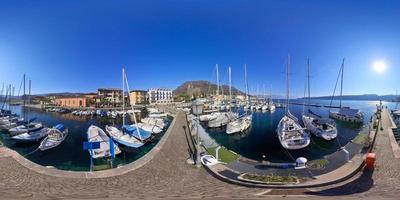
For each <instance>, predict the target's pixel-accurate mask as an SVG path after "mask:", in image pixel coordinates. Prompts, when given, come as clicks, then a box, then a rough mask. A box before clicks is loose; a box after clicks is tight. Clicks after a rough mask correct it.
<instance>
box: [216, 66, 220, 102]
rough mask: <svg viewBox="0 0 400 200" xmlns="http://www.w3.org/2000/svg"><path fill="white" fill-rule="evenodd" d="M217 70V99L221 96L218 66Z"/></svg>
mask: <svg viewBox="0 0 400 200" xmlns="http://www.w3.org/2000/svg"><path fill="white" fill-rule="evenodd" d="M215 68H216V69H217V98H218V96H219V71H218V64H215Z"/></svg>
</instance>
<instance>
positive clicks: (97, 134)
mask: <svg viewBox="0 0 400 200" xmlns="http://www.w3.org/2000/svg"><path fill="white" fill-rule="evenodd" d="M87 137H88V142H100V148H99V149H93V150H89V153H90V154H91V156H92V157H93V158H104V157H110V156H111V152H110V138H109V137H108V136H107V135H106V133H105V132H104V131H103V130H102V129H101V128H99V127H97V126H94V125H91V126H90V127H89V128H88V130H87ZM92 152H93V153H92ZM114 152H115V155H117V154H119V153H121V150H120V149H119V148H118V146H117V145H114Z"/></svg>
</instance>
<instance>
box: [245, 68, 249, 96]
mask: <svg viewBox="0 0 400 200" xmlns="http://www.w3.org/2000/svg"><path fill="white" fill-rule="evenodd" d="M244 81H245V85H246V101H247V103H249V83H248V82H247V65H246V64H244Z"/></svg>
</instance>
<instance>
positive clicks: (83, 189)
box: [0, 112, 400, 199]
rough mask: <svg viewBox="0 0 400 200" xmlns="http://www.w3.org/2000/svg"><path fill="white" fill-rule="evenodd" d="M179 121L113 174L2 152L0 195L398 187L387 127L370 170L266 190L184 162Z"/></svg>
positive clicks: (267, 194)
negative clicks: (91, 174) (153, 148)
mask: <svg viewBox="0 0 400 200" xmlns="http://www.w3.org/2000/svg"><path fill="white" fill-rule="evenodd" d="M183 126H186V120H185V115H184V114H183V113H182V112H180V113H178V114H177V116H176V123H175V124H174V126H173V127H171V130H172V132H171V134H170V135H169V137H168V139H167V140H166V142H165V144H164V146H163V147H162V149H161V150H160V151H159V152H158V154H156V155H155V157H154V158H153V159H152V160H150V161H149V162H148V163H147V164H145V165H144V166H142V167H141V168H138V169H136V170H134V171H131V172H128V173H126V174H124V175H120V176H115V177H108V178H92V179H87V178H61V177H54V176H49V175H45V174H41V173H36V172H34V171H32V170H30V169H28V168H26V167H24V166H22V165H21V164H19V163H18V162H17V161H16V160H15V159H13V158H12V157H0V199H161V198H162V199H200V198H203V199H204V198H205V199H207V198H208V199H232V198H233V199H276V198H278V197H281V196H286V199H298V198H303V199H305V198H307V199H321V197H324V199H325V198H328V199H349V198H352V199H359V198H360V197H369V198H370V199H383V198H384V197H389V198H390V197H395V196H396V195H397V194H398V193H399V192H400V191H399V188H400V183H399V182H400V173H399V172H400V166H399V165H398V164H399V161H398V160H394V159H393V156H392V157H391V156H390V155H393V154H392V153H391V148H390V146H388V138H387V136H385V135H384V133H385V131H383V132H382V134H380V135H379V136H378V138H377V143H378V145H377V148H376V152H377V154H378V155H377V156H378V165H377V169H376V170H375V172H374V173H371V172H370V173H360V174H358V175H357V177H354V178H353V179H351V180H349V181H347V182H345V183H343V184H337V185H335V186H334V187H335V188H332V187H325V188H316V189H312V191H311V190H307V189H302V190H269V189H260V188H249V187H242V186H237V185H233V184H228V183H225V182H222V181H220V180H219V179H216V178H214V177H213V176H211V175H210V174H208V173H207V172H206V171H205V170H204V169H202V168H201V169H197V168H195V167H194V166H191V165H188V164H186V159H187V158H188V157H189V153H188V144H187V140H186V136H185V131H184V129H183ZM385 126H386V124H385V123H384V127H385ZM386 146H387V148H386ZM337 195H339V196H337Z"/></svg>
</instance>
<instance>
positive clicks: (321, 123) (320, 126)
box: [302, 60, 337, 140]
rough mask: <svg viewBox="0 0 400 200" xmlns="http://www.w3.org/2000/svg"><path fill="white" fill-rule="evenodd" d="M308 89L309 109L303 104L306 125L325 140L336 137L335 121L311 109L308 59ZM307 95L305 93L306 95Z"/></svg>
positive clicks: (308, 63) (303, 117) (308, 62)
mask: <svg viewBox="0 0 400 200" xmlns="http://www.w3.org/2000/svg"><path fill="white" fill-rule="evenodd" d="M306 85H307V91H308V109H307V112H306V111H305V105H304V104H305V103H304V104H303V115H302V120H303V123H304V126H305V127H306V128H307V129H308V130H309V131H310V132H311V133H312V134H314V135H315V136H317V137H320V138H323V139H325V140H332V139H335V138H336V136H337V129H336V124H335V121H333V120H331V119H328V118H322V117H321V116H319V115H317V114H314V113H313V112H312V111H311V110H310V106H309V105H310V104H311V95H310V94H311V91H310V87H311V86H310V61H309V60H307V83H306ZM304 96H305V95H304Z"/></svg>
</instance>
